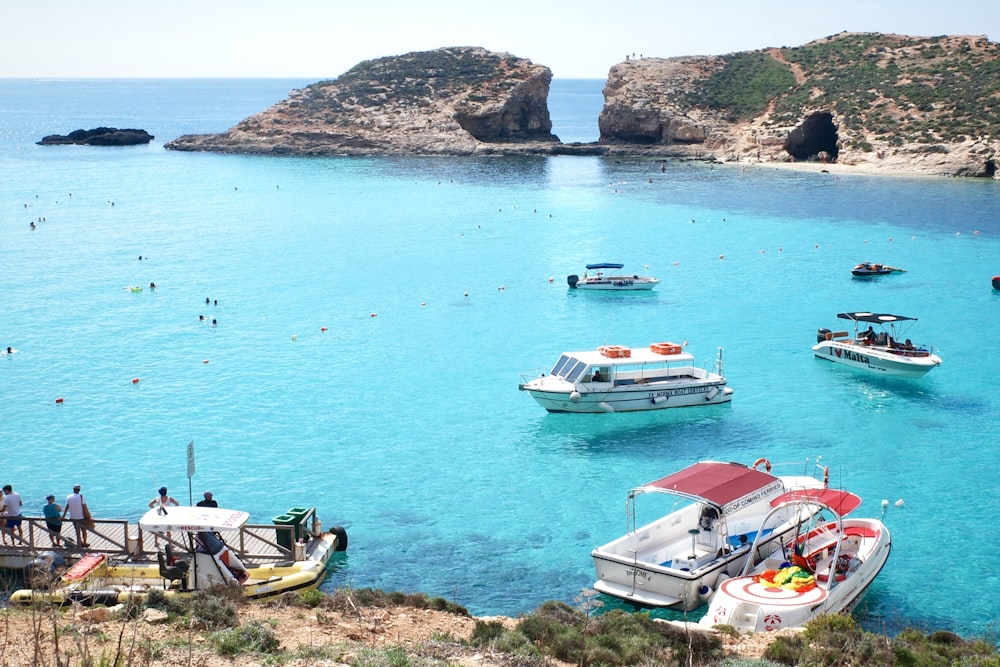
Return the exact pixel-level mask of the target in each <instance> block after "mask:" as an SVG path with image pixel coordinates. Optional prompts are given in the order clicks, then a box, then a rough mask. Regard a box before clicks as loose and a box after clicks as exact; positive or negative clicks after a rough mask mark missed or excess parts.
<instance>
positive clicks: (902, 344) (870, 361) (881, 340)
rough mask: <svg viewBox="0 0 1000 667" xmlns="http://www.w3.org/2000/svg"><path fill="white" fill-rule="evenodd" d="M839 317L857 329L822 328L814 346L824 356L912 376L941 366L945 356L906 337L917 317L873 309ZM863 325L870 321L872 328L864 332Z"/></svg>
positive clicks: (869, 369) (817, 334)
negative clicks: (915, 343) (874, 310)
mask: <svg viewBox="0 0 1000 667" xmlns="http://www.w3.org/2000/svg"><path fill="white" fill-rule="evenodd" d="M837 317H839V318H840V319H842V320H849V321H851V322H853V323H854V332H853V333H851V332H848V331H830V330H829V329H820V330H819V331H818V332H817V333H816V344H815V345H813V348H812V349H813V354H815V355H816V356H817V357H819V358H820V359H826V360H828V361H833V362H836V363H839V364H844V365H845V366H850V367H851V368H856V369H859V370H864V371H869V372H872V373H881V374H884V375H893V376H897V377H910V378H918V377H923V376H924V375H925V374H926V373H927V372H928V371H930V370H931V369H933V368H937V367H938V366H940V365H941V357H939V356H937V355H936V354H934V353H933V352H932V348H928V347H926V346H923V345H914V344H913V343H912V342H911V341H910V339H909V338H905V329H907V327H908V324H909V323H912V322H916V321H917V319H916V318H915V317H905V316H903V315H890V314H888V313H869V312H859V313H837ZM862 324H867V325H868V329H867V330H864V331H861V330H860V327H861V325H862ZM876 327H877V328H876Z"/></svg>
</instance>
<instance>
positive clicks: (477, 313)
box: [0, 80, 1000, 636]
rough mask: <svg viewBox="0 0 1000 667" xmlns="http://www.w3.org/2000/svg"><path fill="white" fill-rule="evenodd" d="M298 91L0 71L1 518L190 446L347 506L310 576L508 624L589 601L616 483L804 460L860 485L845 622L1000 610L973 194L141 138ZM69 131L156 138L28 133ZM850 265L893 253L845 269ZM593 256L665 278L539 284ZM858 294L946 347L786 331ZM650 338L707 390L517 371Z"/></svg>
mask: <svg viewBox="0 0 1000 667" xmlns="http://www.w3.org/2000/svg"><path fill="white" fill-rule="evenodd" d="M307 83H309V82H308V81H274V80H266V81H260V80H234V81H228V80H226V81H188V80H158V81H129V80H126V81H76V80H69V81H26V80H18V81H9V80H8V81H0V172H2V174H3V178H2V180H0V303H2V308H0V348H6V347H7V346H8V345H10V346H12V347H13V348H15V349H16V350H17V352H16V353H15V354H13V355H7V356H4V357H0V400H2V405H3V414H2V418H0V446H2V448H3V451H4V457H3V460H4V463H3V465H2V467H0V470H2V476H3V480H2V481H3V483H8V482H9V483H11V484H13V485H14V487H15V489H17V490H19V491H20V492H21V494H22V496H23V497H24V498H25V505H26V512H29V513H30V511H31V510H36V511H37V512H39V513H40V510H41V505H42V504H43V502H44V501H43V498H44V496H45V495H46V494H47V493H49V492H52V493H55V494H57V496H60V497H61V496H62V495H63V494H65V493H68V492H69V491H70V488H71V486H72V485H73V484H74V483H79V484H82V485H83V487H84V492H85V494H86V495H87V498H88V501H89V503H90V505H91V507H92V508H93V509H94V511H95V512H96V513H98V514H100V515H103V516H115V517H128V518H137V517H138V516H140V515H141V513H142V511H143V509H144V508H145V506H146V503H147V502H148V500H149V499H150V498H152V497H153V496H154V495H155V493H156V492H155V489H156V488H157V487H158V486H160V485H163V484H165V485H167V486H168V487H169V488H170V490H171V493H172V495H175V496H176V497H178V498H187V488H186V487H187V480H186V460H185V451H186V445H187V443H188V442H190V441H194V443H195V450H196V455H197V472H196V473H195V476H194V479H193V486H194V493H195V495H200V492H201V491H202V490H204V489H207V488H210V489H212V490H213V491H214V492H215V494H216V497H217V498H218V499H219V501H220V502H221V503H222V504H223V505H227V506H234V507H238V508H241V509H247V510H248V511H250V512H251V513H252V514H253V516H254V519H255V520H259V521H265V522H266V521H269V520H270V519H271V517H273V516H275V515H277V514H280V513H283V512H284V511H285V510H286V509H288V508H290V507H293V506H300V505H303V504H306V505H315V506H317V507H318V509H319V512H320V515H321V517H322V518H323V519H324V522H325V523H326V524H327V525H332V524H342V525H344V526H345V527H346V528H347V530H348V533H349V535H350V548H349V550H348V552H347V553H346V554H344V555H342V556H339V557H338V559H336V560H335V562H334V563H333V564H332V566H331V574H330V578H329V580H328V582H327V583H326V584H325V587H327V588H329V589H333V588H336V587H341V586H352V587H367V586H371V587H378V588H383V589H386V590H402V591H421V592H424V593H427V594H428V595H431V596H436V595H440V596H444V597H446V598H449V599H453V600H455V601H456V602H458V603H460V604H463V605H465V606H467V607H468V608H469V609H470V611H471V612H472V613H474V614H508V615H517V614H518V613H522V612H528V611H531V610H532V609H534V608H535V607H536V606H537V605H538V604H539V603H540V602H542V601H544V600H548V599H558V600H563V601H566V602H569V603H573V602H574V600H575V599H578V598H579V596H580V595H581V593H582V592H583V591H584V590H585V589H587V588H589V586H590V585H591V584H592V582H593V576H594V575H593V570H592V565H591V562H590V550H591V549H592V548H593V547H594V546H596V545H598V544H600V543H603V542H606V541H609V540H611V539H612V538H614V537H616V536H618V535H620V534H621V533H622V532H624V530H625V514H624V499H625V494H626V492H627V491H628V489H629V488H631V487H632V486H636V485H638V484H641V483H644V482H648V481H650V480H652V479H655V478H657V477H660V476H662V475H665V474H667V473H669V472H672V471H674V470H677V469H678V468H681V467H683V466H685V465H688V464H689V463H692V462H694V461H697V460H701V459H716V460H733V461H742V462H747V463H749V462H752V461H753V460H755V459H756V458H758V457H760V456H766V457H767V458H769V459H770V460H771V461H774V462H788V461H802V460H804V459H805V458H806V457H817V456H822V457H823V458H822V461H823V463H825V464H828V465H829V466H830V470H831V481H832V482H833V483H835V484H837V485H838V486H844V487H846V488H849V489H851V490H853V491H855V492H857V493H858V494H859V495H861V496H862V498H864V504H863V505H862V507H861V508H860V509H859V510H858V513H859V514H860V515H863V516H878V515H879V514H880V513H881V509H880V503H881V501H882V499H886V500H889V502H890V507H889V510H888V512H887V513H886V516H885V521H886V523H887V524H888V526H889V528H890V530H891V531H892V534H893V538H894V539H893V543H894V544H893V546H894V548H893V552H892V556H891V557H890V559H889V562H888V565H887V566H886V568H885V570H884V571H883V573H882V574H881V575H880V576H879V578H878V579H877V580H876V582H875V584H874V585H873V587H872V588H871V589H870V591H869V593H868V594H867V596H866V598H865V599H864V602H863V603H862V606H861V608H860V609H859V611H858V612H857V613H858V616H859V618H861V619H862V620H863V622H864V623H865V624H866V627H869V628H871V629H877V630H885V631H887V632H895V631H898V630H899V629H900V628H902V627H905V626H908V625H913V626H917V627H921V628H926V629H937V628H947V629H951V630H954V631H956V632H959V633H961V634H963V635H967V636H971V635H975V636H979V635H983V634H986V633H989V632H995V631H996V630H997V627H996V619H997V618H998V617H1000V602H998V601H997V597H996V591H998V590H1000V577H998V575H997V573H996V568H995V567H994V563H993V558H992V557H991V556H992V554H991V549H990V547H989V544H990V543H991V538H992V532H993V523H994V520H993V517H994V515H995V514H996V510H998V509H1000V499H998V494H997V491H996V483H995V481H994V479H993V478H994V476H995V472H996V470H997V463H998V458H1000V457H998V454H997V450H996V430H997V426H998V425H1000V422H998V418H997V415H998V414H1000V412H998V410H1000V392H998V391H997V390H998V387H1000V380H998V377H1000V356H998V355H996V354H994V353H993V352H992V351H993V350H994V349H995V348H996V347H997V344H998V342H1000V341H998V338H1000V336H998V334H997V326H996V325H997V322H998V309H1000V293H997V292H994V291H993V290H992V289H991V287H990V277H991V276H993V275H996V274H1000V240H998V239H1000V223H998V214H997V211H1000V189H998V187H997V184H996V183H995V182H984V181H969V180H954V179H908V178H873V177H864V176H833V175H824V174H813V173H795V172H786V171H777V170H770V169H767V168H759V167H752V166H751V167H748V168H747V169H746V170H743V169H741V168H738V167H715V168H714V169H713V168H711V167H710V166H709V165H706V164H691V163H670V164H668V166H667V168H666V171H661V170H660V167H659V165H658V164H656V163H654V162H652V161H647V160H622V159H601V158H593V157H568V156H563V157H551V158H541V157H540V158H497V157H493V158H488V159H476V158H468V159H466V158H462V159H457V158H384V159H374V158H366V159H362V158H340V159H300V158H260V157H245V156H220V155H206V154H189V153H174V152H170V151H165V150H163V148H162V145H163V143H164V142H166V141H169V140H170V139H172V138H175V137H176V136H178V135H180V134H183V133H188V132H215V131H221V130H224V129H226V128H227V127H229V126H231V125H233V124H235V123H236V122H238V121H239V120H240V119H242V118H243V117H245V116H247V115H250V114H251V113H254V112H256V111H259V110H262V109H264V108H266V107H267V106H269V105H270V104H271V103H273V102H276V101H278V100H280V99H282V98H283V97H284V96H285V95H286V94H287V92H288V91H289V90H290V89H292V88H295V87H301V86H302V85H305V84H307ZM601 85H602V82H600V81H565V82H560V81H556V82H554V83H553V91H552V100H551V107H552V117H553V121H554V123H555V127H554V132H555V133H556V134H558V135H559V136H560V137H561V138H562V139H563V140H564V141H592V140H595V139H596V138H597V127H596V113H597V112H598V111H599V109H600V104H601V96H600V90H601ZM98 125H112V126H118V127H139V128H144V129H146V130H148V131H149V132H151V133H152V134H154V135H156V140H155V141H154V142H153V143H152V144H150V145H149V146H140V147H130V148H112V149H109V148H89V147H79V146H65V147H51V146H50V147H41V146H36V145H35V143H34V142H35V141H37V140H39V139H40V138H41V137H42V136H43V135H46V134H52V133H59V134H65V133H67V132H69V131H71V130H74V129H78V128H90V127H94V126H98ZM32 221H35V222H36V227H37V228H36V229H34V230H31V229H30V228H29V223H30V222H32ZM139 257H142V258H143V259H141V260H140V259H139ZM862 260H871V261H881V262H885V263H888V264H891V265H895V266H900V267H903V268H906V269H907V273H904V274H901V275H895V276H891V277H888V278H884V279H880V280H872V281H861V280H856V279H852V277H851V275H850V268H851V267H853V266H854V264H856V263H857V262H859V261H862ZM595 261H621V262H624V263H625V264H626V267H627V268H628V269H632V270H635V271H637V272H638V271H642V272H643V273H645V272H646V271H647V269H646V267H647V266H648V272H649V273H650V274H652V275H655V276H658V277H660V278H661V280H662V284H661V285H660V286H659V288H658V289H657V290H655V291H654V292H652V293H649V294H632V295H627V294H620V295H604V294H586V293H577V292H571V291H569V290H568V289H567V287H566V283H565V277H566V275H567V274H569V273H579V272H580V271H581V270H582V268H583V265H584V264H585V263H587V262H595ZM151 281H152V282H155V283H156V284H157V288H156V289H155V290H150V289H149V288H148V285H149V283H150V282H151ZM129 285H140V286H144V287H145V289H144V290H143V291H142V292H141V293H132V292H129V291H127V290H125V289H123V288H124V287H126V286H129ZM206 298H207V299H209V300H210V301H212V303H208V304H206ZM216 300H217V301H218V304H217V305H216V304H215V303H214V301H216ZM865 309H868V310H873V311H886V312H895V313H900V314H904V315H910V316H915V317H918V318H919V321H918V322H917V323H916V325H915V326H914V328H913V329H912V330H911V332H910V333H909V337H911V338H913V340H914V342H918V343H928V344H932V345H934V346H936V348H937V351H938V353H939V354H940V355H941V356H942V358H943V359H944V362H943V364H942V366H941V367H940V368H939V369H936V370H934V371H932V372H931V373H930V374H929V375H928V376H927V377H925V378H924V379H922V380H918V381H892V380H887V379H883V378H874V377H867V376H864V375H859V374H857V373H855V372H852V371H850V370H848V369H846V368H841V367H838V366H835V365H833V364H830V363H827V362H823V361H820V360H817V359H814V358H813V356H812V352H811V350H810V346H811V345H812V344H813V343H814V342H815V333H816V330H817V328H819V327H828V328H841V326H840V323H839V322H838V320H836V318H835V315H836V313H837V312H841V311H845V310H865ZM199 316H204V317H205V318H206V319H205V321H201V320H200V319H199ZM213 319H214V320H216V321H217V325H216V326H212V325H211V324H210V323H211V321H212V320H213ZM324 328H325V330H324ZM662 340H673V341H678V342H679V341H682V340H687V341H688V344H689V346H688V350H689V351H690V352H692V353H694V354H695V356H696V357H697V358H698V360H699V362H706V363H710V362H711V360H712V359H713V358H714V357H715V355H716V349H717V347H720V346H721V347H724V348H725V371H726V375H727V377H728V379H729V381H730V385H731V386H732V387H733V389H734V396H733V402H732V403H731V404H729V405H725V406H717V407H711V408H703V409H702V408H699V409H688V410H679V411H673V410H666V411H661V412H658V413H654V414H621V415H618V414H612V415H549V414H547V413H545V412H544V411H543V410H542V409H541V408H539V407H538V405H537V404H535V402H534V401H533V400H532V399H531V398H530V397H529V396H527V395H525V394H522V393H520V392H518V390H517V384H518V382H519V381H520V380H521V379H522V376H529V377H530V376H533V375H536V374H537V373H539V372H543V371H547V370H548V367H549V366H550V365H551V364H552V363H553V362H554V361H555V360H556V358H557V357H558V356H559V354H560V353H561V352H563V351H565V350H574V349H586V348H592V347H597V346H598V345H601V344H605V343H608V344H617V345H629V346H641V345H646V344H648V343H650V342H654V341H662ZM133 380H138V382H133ZM57 398H62V399H63V402H62V403H61V404H57V403H56V399H57ZM899 500H902V501H903V503H902V506H901V507H897V506H896V504H897V501H899ZM607 602H608V604H611V602H610V601H607ZM695 616H697V613H696V614H695Z"/></svg>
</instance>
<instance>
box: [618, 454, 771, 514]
mask: <svg viewBox="0 0 1000 667" xmlns="http://www.w3.org/2000/svg"><path fill="white" fill-rule="evenodd" d="M783 490H784V485H783V484H782V482H781V480H780V479H778V478H777V477H775V476H774V475H772V474H770V473H766V472H763V471H761V470H754V469H753V468H748V467H747V466H745V465H743V464H742V463H720V462H717V461H702V462H700V463H695V464H694V465H692V466H689V467H687V468H684V469H683V470H681V471H678V472H675V473H674V474H672V475H667V476H666V477H664V478H663V479H658V480H656V481H655V482H650V483H649V484H644V485H643V486H640V487H637V488H635V489H632V491H630V492H629V498H634V497H635V496H637V495H639V494H641V493H648V492H655V493H669V494H672V495H676V496H682V497H685V498H689V499H691V500H695V501H698V502H704V503H709V504H711V505H715V506H716V507H718V508H719V509H720V510H722V513H723V514H729V513H731V512H735V511H736V510H738V509H741V508H743V507H746V506H748V505H751V504H753V503H755V502H758V501H761V500H766V499H767V498H768V497H770V496H772V495H774V494H777V493H780V492H781V491H783Z"/></svg>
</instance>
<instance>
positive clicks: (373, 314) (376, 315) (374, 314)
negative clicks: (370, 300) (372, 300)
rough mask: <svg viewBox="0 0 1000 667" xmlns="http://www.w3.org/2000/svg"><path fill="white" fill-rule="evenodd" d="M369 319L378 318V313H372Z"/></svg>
mask: <svg viewBox="0 0 1000 667" xmlns="http://www.w3.org/2000/svg"><path fill="white" fill-rule="evenodd" d="M369 317H378V313H372V314H371V315H369Z"/></svg>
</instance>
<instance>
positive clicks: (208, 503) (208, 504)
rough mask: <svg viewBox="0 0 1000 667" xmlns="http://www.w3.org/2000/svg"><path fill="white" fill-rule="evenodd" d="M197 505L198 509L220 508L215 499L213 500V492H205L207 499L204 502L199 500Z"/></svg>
mask: <svg viewBox="0 0 1000 667" xmlns="http://www.w3.org/2000/svg"><path fill="white" fill-rule="evenodd" d="M195 504H196V505H197V506H198V507H218V506H219V503H218V502H216V501H215V499H214V498H212V492H211V491H206V492H205V497H204V498H203V499H202V500H199V501H198V502H197V503H195Z"/></svg>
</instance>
